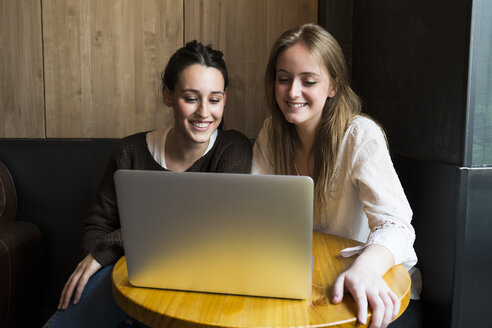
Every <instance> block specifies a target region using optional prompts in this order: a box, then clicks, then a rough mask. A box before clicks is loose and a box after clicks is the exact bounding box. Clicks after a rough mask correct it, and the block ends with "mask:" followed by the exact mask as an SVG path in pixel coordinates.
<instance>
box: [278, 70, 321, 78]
mask: <svg viewBox="0 0 492 328" xmlns="http://www.w3.org/2000/svg"><path fill="white" fill-rule="evenodd" d="M279 72H281V73H287V74H291V73H290V72H289V71H287V70H285V69H282V68H279V69H277V73H279ZM300 75H314V76H320V75H319V74H318V73H315V72H301V73H300Z"/></svg>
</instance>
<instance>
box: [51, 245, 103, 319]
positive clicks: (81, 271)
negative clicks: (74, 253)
mask: <svg viewBox="0 0 492 328" xmlns="http://www.w3.org/2000/svg"><path fill="white" fill-rule="evenodd" d="M101 267H102V266H101V264H99V262H97V261H96V260H95V259H94V257H93V256H92V254H89V255H87V256H86V257H85V258H84V259H83V260H82V261H80V263H79V264H78V265H77V268H76V269H75V271H74V272H73V273H72V275H71V276H70V278H69V279H68V281H67V282H66V283H65V287H63V291H62V294H61V297H60V303H59V304H58V310H65V309H66V308H67V307H68V304H69V303H70V299H71V298H72V295H73V293H74V290H75V296H74V299H73V304H77V303H78V302H79V300H80V297H81V296H82V292H83V291H84V288H85V285H86V284H87V281H88V280H89V278H90V277H92V276H93V275H94V274H95V273H96V272H97V271H98V270H99V269H101Z"/></svg>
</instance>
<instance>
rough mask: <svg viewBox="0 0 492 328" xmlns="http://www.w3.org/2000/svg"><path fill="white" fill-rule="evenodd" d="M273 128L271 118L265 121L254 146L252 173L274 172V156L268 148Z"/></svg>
mask: <svg viewBox="0 0 492 328" xmlns="http://www.w3.org/2000/svg"><path fill="white" fill-rule="evenodd" d="M270 129H271V118H270V117H269V118H267V119H266V120H265V121H264V122H263V127H262V128H261V130H260V132H259V133H258V137H257V138H256V141H255V144H254V146H253V164H252V168H251V173H252V174H274V169H273V163H272V158H271V156H270V151H269V148H268V136H269V132H270Z"/></svg>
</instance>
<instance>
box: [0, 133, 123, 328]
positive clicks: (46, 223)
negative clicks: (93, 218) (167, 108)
mask: <svg viewBox="0 0 492 328" xmlns="http://www.w3.org/2000/svg"><path fill="white" fill-rule="evenodd" d="M116 142H117V140H115V139H84V140H71V139H70V140H67V139H63V140H59V139H57V140H54V139H0V161H1V162H3V164H5V167H6V168H8V170H9V171H10V175H11V180H10V178H7V177H6V176H5V174H4V176H2V182H3V181H12V187H9V185H8V182H7V183H4V184H2V186H3V189H2V192H0V213H1V216H0V328H3V327H41V326H42V325H43V323H44V322H45V321H46V320H47V319H48V318H49V316H50V315H51V314H52V313H53V312H54V311H55V310H56V307H57V305H58V299H59V296H60V292H61V290H62V288H63V285H64V284H65V282H66V280H67V279H68V277H69V276H70V274H71V272H72V271H73V270H74V268H75V266H76V265H77V263H78V262H79V261H80V260H81V258H82V254H81V236H82V229H83V222H84V219H85V217H86V216H87V213H88V211H89V208H90V205H91V203H92V200H93V198H94V195H95V193H96V191H97V188H98V186H99V182H100V179H101V177H102V174H103V172H104V167H105V165H106V162H107V160H108V158H109V156H110V154H111V151H112V149H113V147H114V146H115V144H116ZM14 186H15V187H14ZM14 188H15V189H16V191H17V193H16V196H17V197H14V196H13V195H15V193H12V190H14ZM8 190H10V191H8ZM4 195H7V201H4V199H5V196H4ZM15 198H17V199H15ZM15 203H17V206H15ZM6 205H7V206H6Z"/></svg>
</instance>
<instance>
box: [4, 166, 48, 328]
mask: <svg viewBox="0 0 492 328" xmlns="http://www.w3.org/2000/svg"><path fill="white" fill-rule="evenodd" d="M16 214H17V194H16V191H15V185H14V183H13V180H12V177H11V175H10V173H9V170H8V169H7V167H6V166H5V165H4V164H3V163H2V162H0V327H31V326H33V324H34V323H35V321H34V319H33V317H32V316H29V315H27V314H28V313H29V312H31V313H32V312H35V311H36V308H37V306H39V301H40V298H39V290H40V289H39V286H38V285H37V284H38V280H37V277H38V276H39V269H40V267H39V262H38V259H39V258H40V255H41V248H40V246H41V240H42V236H41V232H40V231H39V229H38V228H37V227H36V226H35V225H34V224H32V223H30V222H25V221H17V220H15V219H16Z"/></svg>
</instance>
